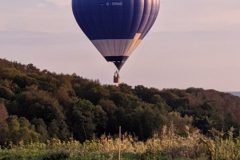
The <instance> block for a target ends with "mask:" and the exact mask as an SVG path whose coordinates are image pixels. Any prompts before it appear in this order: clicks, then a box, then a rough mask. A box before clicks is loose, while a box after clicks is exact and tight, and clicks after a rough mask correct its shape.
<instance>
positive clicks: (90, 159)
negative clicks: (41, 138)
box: [0, 127, 240, 160]
mask: <svg viewBox="0 0 240 160" xmlns="http://www.w3.org/2000/svg"><path fill="white" fill-rule="evenodd" d="M188 129H189V128H188V127H186V134H185V135H181V136H180V135H177V134H175V132H174V127H172V128H167V127H164V128H163V129H162V131H161V132H159V134H156V135H155V136H154V137H152V138H150V139H148V140H146V141H138V140H137V138H134V137H133V136H130V135H127V134H124V135H123V136H122V138H121V139H120V138H114V137H111V136H107V135H103V136H102V137H101V138H99V139H94V140H91V141H86V142H84V143H80V142H79V141H76V140H69V141H67V142H64V141H60V140H58V139H52V140H49V141H47V142H46V143H31V144H28V145H24V144H23V143H22V144H21V143H20V144H18V145H12V146H11V144H9V147H8V148H2V149H1V150H0V160H15V159H18V160H65V159H69V160H80V159H81V160H116V159H118V158H119V148H120V151H121V159H122V160H173V159H174V160H190V159H195V160H208V159H211V160H237V159H240V137H236V138H234V137H233V131H232V130H230V131H229V132H228V134H227V135H224V134H223V133H221V132H218V131H212V133H213V135H214V136H212V138H207V137H205V136H204V135H202V134H200V133H199V131H198V130H195V131H192V132H190V131H188Z"/></svg>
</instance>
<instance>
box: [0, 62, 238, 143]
mask: <svg viewBox="0 0 240 160" xmlns="http://www.w3.org/2000/svg"><path fill="white" fill-rule="evenodd" d="M0 66H1V67H0V145H1V146H7V145H9V144H18V143H20V142H24V143H25V144H28V143H30V142H46V141H47V140H49V139H52V138H56V139H59V140H63V141H64V140H69V139H74V140H78V141H80V142H84V141H86V140H91V139H93V138H96V137H100V136H101V135H104V134H106V135H111V136H115V135H117V134H118V128H119V126H121V127H122V132H123V133H128V134H130V135H133V136H135V137H137V138H138V139H139V140H147V139H148V138H151V137H153V135H154V134H155V133H158V132H159V131H160V130H161V129H162V128H163V127H164V126H168V127H169V126H171V125H174V126H175V128H176V132H177V133H178V134H180V135H181V134H184V130H185V126H189V127H190V130H195V129H199V130H200V132H201V133H202V134H204V135H207V136H210V135H211V134H210V133H211V130H213V129H215V130H219V131H222V132H224V133H226V132H227V131H228V130H229V129H230V128H231V127H233V128H234V134H235V135H237V134H238V131H239V129H240V111H239V109H240V98H239V97H237V96H233V95H230V94H228V93H222V92H218V91H215V90H203V89H198V88H189V89H186V90H179V89H163V90H159V89H156V88H147V87H144V86H142V85H138V86H135V87H132V86H129V85H127V84H120V85H119V86H118V87H117V86H114V85H102V84H101V83H99V82H98V81H94V80H88V79H85V78H82V77H80V76H78V75H76V74H72V75H64V74H56V73H51V72H49V71H47V70H40V69H38V68H36V67H35V66H34V65H32V64H29V65H22V64H19V63H17V62H9V61H7V60H4V59H1V60H0Z"/></svg>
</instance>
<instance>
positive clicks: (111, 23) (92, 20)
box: [72, 0, 159, 40]
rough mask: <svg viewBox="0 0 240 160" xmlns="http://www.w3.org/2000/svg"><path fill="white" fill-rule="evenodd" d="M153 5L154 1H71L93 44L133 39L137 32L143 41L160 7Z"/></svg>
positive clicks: (81, 26)
mask: <svg viewBox="0 0 240 160" xmlns="http://www.w3.org/2000/svg"><path fill="white" fill-rule="evenodd" d="M141 2H144V3H141ZM152 3H153V1H152V0H72V7H73V13H74V16H75V18H76V21H77V22H78V24H79V26H80V28H81V29H82V30H83V32H84V33H85V34H86V35H87V36H88V38H89V39H90V40H99V39H132V38H134V36H135V34H136V33H138V32H141V33H142V36H141V38H143V37H144V36H145V35H146V33H147V32H148V31H149V30H150V28H151V26H152V24H153V23H154V22H155V20H156V17H157V16H156V15H157V14H158V11H159V3H156V4H155V5H152ZM156 5H157V6H156Z"/></svg>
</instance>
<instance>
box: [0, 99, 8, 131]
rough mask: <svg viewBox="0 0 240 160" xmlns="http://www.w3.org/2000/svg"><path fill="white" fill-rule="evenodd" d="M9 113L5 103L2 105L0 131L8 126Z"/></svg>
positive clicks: (0, 106) (0, 109)
mask: <svg viewBox="0 0 240 160" xmlns="http://www.w3.org/2000/svg"><path fill="white" fill-rule="evenodd" d="M7 119H8V112H7V109H6V107H5V105H4V104H3V103H0V129H1V128H4V127H5V126H6V124H7Z"/></svg>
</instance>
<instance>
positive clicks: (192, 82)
mask: <svg viewBox="0 0 240 160" xmlns="http://www.w3.org/2000/svg"><path fill="white" fill-rule="evenodd" d="M0 11H1V14H0V58H5V59H7V60H11V61H17V62H20V63H23V64H29V63H32V64H34V65H35V66H36V67H38V68H40V69H47V70H49V71H51V72H56V73H65V74H72V73H76V74H78V75H80V76H82V77H84V78H88V79H93V80H99V81H100V82H101V83H102V84H112V78H113V77H112V76H113V73H114V71H115V70H116V69H115V67H114V65H113V64H111V63H107V62H106V61H105V59H104V58H103V57H102V56H101V54H100V53H98V51H97V50H96V48H95V47H94V46H93V45H92V44H91V42H90V41H89V40H88V39H87V38H86V36H85V35H84V34H83V32H82V31H81V30H80V29H79V27H78V25H77V24H76V22H75V19H74V17H73V15H72V10H71V1H70V0H0ZM239 17H240V1H239V0H161V9H160V14H159V16H158V19H157V21H156V23H155V25H154V27H153V28H152V30H151V32H150V33H149V34H148V36H147V37H146V38H145V39H144V40H143V42H142V43H141V45H140V46H139V47H138V49H136V50H135V51H134V53H133V55H132V56H131V57H130V58H129V60H128V61H127V63H126V64H125V65H124V67H123V69H122V71H121V81H122V82H124V83H127V84H129V85H133V86H135V85H145V86H147V87H155V88H159V89H163V88H180V89H185V88H189V87H196V88H204V89H215V90H219V91H240V74H239V73H240V62H239V61H240V18H239Z"/></svg>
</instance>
